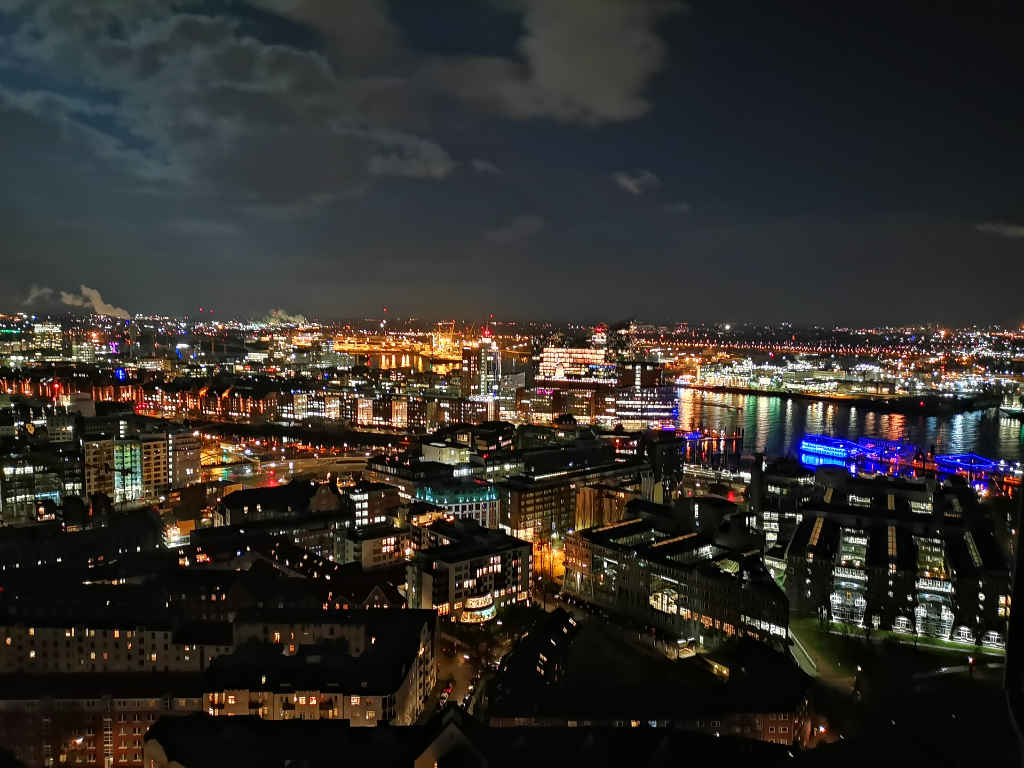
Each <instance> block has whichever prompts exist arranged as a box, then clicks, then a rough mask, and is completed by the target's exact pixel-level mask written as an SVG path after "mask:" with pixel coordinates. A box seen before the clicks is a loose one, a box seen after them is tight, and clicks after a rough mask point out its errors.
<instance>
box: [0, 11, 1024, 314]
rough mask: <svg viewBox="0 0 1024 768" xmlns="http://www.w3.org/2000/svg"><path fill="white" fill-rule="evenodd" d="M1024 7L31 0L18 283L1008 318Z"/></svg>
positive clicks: (162, 296)
mask: <svg viewBox="0 0 1024 768" xmlns="http://www.w3.org/2000/svg"><path fill="white" fill-rule="evenodd" d="M1020 29H1021V18H1020V16H1019V13H1018V12H1017V11H1015V10H1012V9H1009V8H1006V7H1002V6H999V5H997V4H994V3H993V4H981V5H980V7H979V6H978V5H972V6H971V7H966V6H964V7H955V8H936V7H932V6H931V5H929V4H926V3H923V2H921V3H916V2H914V3H907V4H899V6H898V7H895V8H893V7H889V6H882V5H875V4H871V3H868V4H861V5H858V6H857V7H854V8H847V9H844V13H843V15H842V16H839V15H838V14H833V13H832V12H831V11H830V10H828V9H821V8H817V9H815V8H813V7H809V6H807V5H805V4H794V5H792V6H789V7H785V8H782V7H780V8H773V9H768V8H765V7H759V6H758V4H754V3H720V4H710V3H700V2H695V3H690V4H687V5H683V4H677V3H671V2H658V3H653V2H652V3H645V2H635V3H614V2H607V3H605V2H580V3H577V4H574V5H570V6H563V7H562V8H561V9H560V10H559V11H554V10H552V6H550V5H549V4H546V3H540V2H534V1H533V0H517V1H515V2H513V1H512V0H508V2H497V1H495V2H479V3H448V4H442V6H441V7H439V8H431V9H429V10H428V9H427V8H426V7H425V6H420V5H419V4H411V3H400V2H391V3H387V2H383V1H381V2H376V1H375V0H351V1H350V2H347V3H338V4H333V5H332V6H331V7H330V8H329V9H325V8H324V7H322V6H321V5H320V4H317V3H312V2H303V1H302V0H296V1H295V2H285V1H284V0H282V1H280V2H276V1H272V0H258V1H257V2H252V3H196V4H192V5H189V6H187V7H179V6H174V5H170V4H166V3H163V2H148V3H127V2H110V3H106V4H104V5H102V6H95V5H91V4H89V5H82V4H74V3H70V2H66V1H65V0H52V1H49V2H45V3H22V2H16V1H14V0H12V1H11V2H7V3H5V4H4V5H3V8H2V9H0V38H2V39H3V40H4V42H5V43H6V45H5V46H4V48H5V53H4V54H3V55H2V57H0V71H2V72H3V73H4V76H3V86H2V90H0V110H2V114H3V117H4V120H5V123H6V126H7V128H6V130H5V138H4V140H3V141H2V142H0V153H2V160H3V163H4V166H5V169H6V172H7V178H8V184H7V185H5V191H4V193H3V194H4V201H3V204H2V205H0V211H2V212H3V214H2V215H3V219H2V220H0V224H2V226H3V227H4V229H5V233H6V240H7V242H6V245H5V260H4V261H5V266H6V267H7V274H6V279H5V281H4V287H3V290H2V291H0V300H2V301H3V303H4V305H5V306H7V307H10V308H12V309H13V308H14V307H27V308H29V309H42V310H45V309H47V308H54V307H53V304H54V303H56V304H57V305H58V306H59V298H60V293H61V292H62V291H63V292H68V293H69V294H72V295H74V296H75V297H77V299H78V300H82V294H81V293H80V290H79V286H81V285H86V286H90V287H92V288H94V289H96V290H98V291H99V293H100V294H101V295H102V297H103V299H104V300H105V301H106V302H109V303H110V305H111V306H115V307H125V308H127V309H128V310H129V311H132V312H136V311H139V310H140V309H141V308H143V307H144V306H145V307H147V308H148V307H152V308H153V310H155V311H160V312H165V313H169V314H177V315H181V314H194V313H195V312H196V310H197V308H198V307H200V306H202V307H210V306H212V307H215V308H216V312H217V314H218V315H222V316H235V315H241V316H245V315H249V316H251V315H253V314H258V313H260V312H262V311H264V310H256V309H254V308H256V307H259V308H270V307H285V308H286V309H290V311H292V312H296V313H298V312H303V313H306V314H311V315H319V316H361V315H368V314H374V313H375V312H377V311H379V308H380V307H383V306H388V307H389V309H390V310H391V311H392V312H394V313H396V314H399V315H404V316H410V315H417V316H430V315H431V314H432V313H435V312H436V314H434V315H433V316H434V317H445V316H451V315H453V314H456V313H453V312H450V311H437V310H436V309H435V308H437V307H439V306H447V307H459V308H460V313H459V314H462V315H463V316H468V317H479V318H486V317H487V316H488V315H489V314H490V313H492V312H493V313H494V314H496V315H497V316H505V317H515V318H517V319H522V318H526V317H530V316H543V317H550V318H552V319H553V320H557V321H562V320H567V319H569V318H572V317H579V316H590V315H592V314H593V313H594V307H595V306H597V305H601V306H607V305H608V304H609V303H611V302H614V304H615V306H616V309H617V312H616V313H615V314H616V316H620V315H621V316H622V317H628V316H643V317H677V316H683V317H684V318H686V317H689V318H691V319H693V320H707V321H712V320H719V319H722V320H731V321H735V322H742V321H752V320H760V319H763V320H765V321H780V320H791V321H793V322H797V323H822V322H830V321H835V322H838V323H860V322H863V321H864V318H865V316H868V317H871V318H877V320H878V321H879V322H891V323H919V322H928V321H936V322H944V323H955V324H968V323H972V322H978V323H981V324H986V323H989V322H993V321H996V322H1001V323H1003V324H1006V325H1017V324H1019V323H1020V321H1021V319H1022V318H1021V317H1020V315H1019V310H1018V309H1017V302H1016V301H1015V296H1016V293H1017V290H1016V286H1017V285H1018V284H1019V283H1020V280H1021V279H1022V278H1024V272H1022V268H1021V266H1020V264H1021V262H1020V253H1021V250H1020V249H1021V244H1022V242H1024V239H1022V235H1024V218H1022V216H1024V214H1022V212H1021V207H1020V195H1019V192H1018V191H1017V190H1016V189H1014V186H1013V184H1012V183H1011V180H1012V179H1014V178H1018V177H1019V176H1020V175H1021V171H1022V170H1024V169H1022V167H1021V163H1022V162H1024V159H1022V156H1021V154H1020V151H1019V146H1018V140H1017V136H1016V131H1015V126H1016V125H1018V124H1019V123H1020V119H1021V117H1022V115H1021V113H1020V110H1021V107H1020V106H1019V100H1017V99H1016V98H1015V91H1016V83H1017V82H1019V75H1020V64H1019V61H1017V58H1016V57H1015V56H1014V55H1013V51H1014V41H1015V39H1016V35H1017V33H1018V32H1019V31H1020ZM965 62H969V65H966V64H965ZM976 265H978V266H976ZM979 267H980V268H979ZM883 279H884V283H883ZM413 284H414V285H416V287H417V290H415V291H409V289H408V287H409V286H410V285H413ZM886 284H892V285H899V286H901V287H900V288H899V289H895V290H893V289H890V288H887V287H884V286H885V285H886ZM33 286H35V290H33ZM956 286H967V287H968V288H969V290H964V289H962V288H961V289H959V290H957V289H956V288H955V287H956ZM30 297H31V298H32V299H33V301H32V302H31V303H29V304H25V302H26V301H27V300H28V299H29V298H30ZM47 298H49V299H50V300H51V301H50V305H47V303H46V299H47ZM683 307H685V311H681V308H683ZM147 311H149V310H148V309H147Z"/></svg>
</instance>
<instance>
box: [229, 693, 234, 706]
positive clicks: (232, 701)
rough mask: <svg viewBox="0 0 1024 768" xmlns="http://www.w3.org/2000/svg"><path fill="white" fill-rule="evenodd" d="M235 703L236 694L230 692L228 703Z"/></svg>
mask: <svg viewBox="0 0 1024 768" xmlns="http://www.w3.org/2000/svg"><path fill="white" fill-rule="evenodd" d="M234 703H235V694H233V693H229V694H228V704H234Z"/></svg>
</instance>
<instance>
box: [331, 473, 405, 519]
mask: <svg viewBox="0 0 1024 768" xmlns="http://www.w3.org/2000/svg"><path fill="white" fill-rule="evenodd" d="M344 495H345V496H347V497H348V499H349V501H350V502H351V504H352V507H353V510H354V513H355V524H356V527H359V526H363V525H377V524H378V523H383V522H386V521H387V519H388V517H393V516H394V515H395V514H396V513H397V511H398V505H399V504H400V503H401V498H400V496H399V493H398V488H397V487H395V486H393V485H388V484H386V483H372V482H365V481H364V482H361V483H357V484H356V485H354V486H352V487H350V488H346V489H344Z"/></svg>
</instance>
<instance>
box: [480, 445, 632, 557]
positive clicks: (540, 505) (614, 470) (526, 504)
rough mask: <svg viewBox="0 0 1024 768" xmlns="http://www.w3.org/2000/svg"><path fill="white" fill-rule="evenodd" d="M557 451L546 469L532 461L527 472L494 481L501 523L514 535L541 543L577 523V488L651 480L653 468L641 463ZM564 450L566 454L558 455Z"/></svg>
mask: <svg viewBox="0 0 1024 768" xmlns="http://www.w3.org/2000/svg"><path fill="white" fill-rule="evenodd" d="M554 453H555V456H554V459H555V462H547V461H546V460H545V461H544V465H545V466H544V467H543V468H538V465H537V464H533V465H532V466H533V468H532V469H531V471H529V472H528V473H524V474H520V475H512V476H510V477H508V478H506V479H505V480H503V481H501V482H499V483H496V485H497V488H498V498H499V501H500V502H501V525H502V527H507V528H508V530H509V531H510V532H511V534H512V535H513V536H517V537H518V538H520V539H523V540H525V541H530V542H535V543H537V544H538V545H543V544H547V543H550V542H551V541H552V540H556V539H558V538H561V537H563V536H565V534H567V533H568V532H569V531H570V530H573V529H574V528H578V527H579V525H578V523H577V520H576V501H577V491H578V489H579V488H581V487H583V486H587V485H602V484H603V485H611V484H614V485H620V486H624V487H630V488H640V487H642V486H643V485H644V484H645V482H647V483H649V482H650V476H651V472H650V467H649V466H648V465H647V464H645V463H642V462H630V463H615V462H607V463H605V462H602V461H601V460H600V458H599V457H595V458H594V459H593V460H592V463H591V464H590V466H587V464H588V463H590V462H589V461H588V460H587V459H585V458H582V457H581V455H580V454H574V453H571V452H560V451H555V452H554ZM562 453H564V454H565V455H564V456H560V455H559V454H562ZM529 460H530V461H537V460H536V459H529ZM558 462H560V463H561V464H562V466H558ZM549 465H550V468H549ZM574 465H575V466H574ZM588 514H589V508H588Z"/></svg>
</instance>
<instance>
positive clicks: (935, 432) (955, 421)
mask: <svg viewBox="0 0 1024 768" xmlns="http://www.w3.org/2000/svg"><path fill="white" fill-rule="evenodd" d="M679 427H680V428H681V429H685V430H690V429H701V428H704V429H718V430H725V431H727V432H731V431H735V430H739V429H743V430H744V435H745V441H744V450H746V451H759V452H763V453H766V454H768V455H770V456H784V455H787V454H794V455H795V454H796V447H797V443H799V441H800V438H801V437H802V436H803V435H804V434H806V433H808V432H823V433H825V434H831V435H835V436H836V437H843V438H849V439H851V440H854V439H856V438H858V437H862V436H871V437H882V438H885V439H887V440H906V441H908V442H910V443H912V444H914V445H916V446H918V447H919V448H923V449H925V450H928V449H930V448H931V447H932V446H935V449H936V451H937V452H939V453H969V452H973V453H978V454H980V455H982V456H988V457H990V458H995V459H1006V460H1007V461H1020V460H1021V459H1022V458H1024V424H1022V423H1021V422H1020V421H1016V420H1015V419H1010V418H1007V417H1005V416H1000V414H999V412H998V410H996V409H990V410H987V411H973V412H971V413H959V414H956V415H950V416H914V415H907V414H902V413H879V412H877V411H867V410H864V409H863V408H856V407H850V406H846V405H838V404H835V403H827V404H826V403H824V402H814V403H808V402H805V401H802V400H792V399H789V398H780V397H769V396H765V395H739V394H728V393H720V392H700V391H697V390H692V389H681V390H680V391H679Z"/></svg>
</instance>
